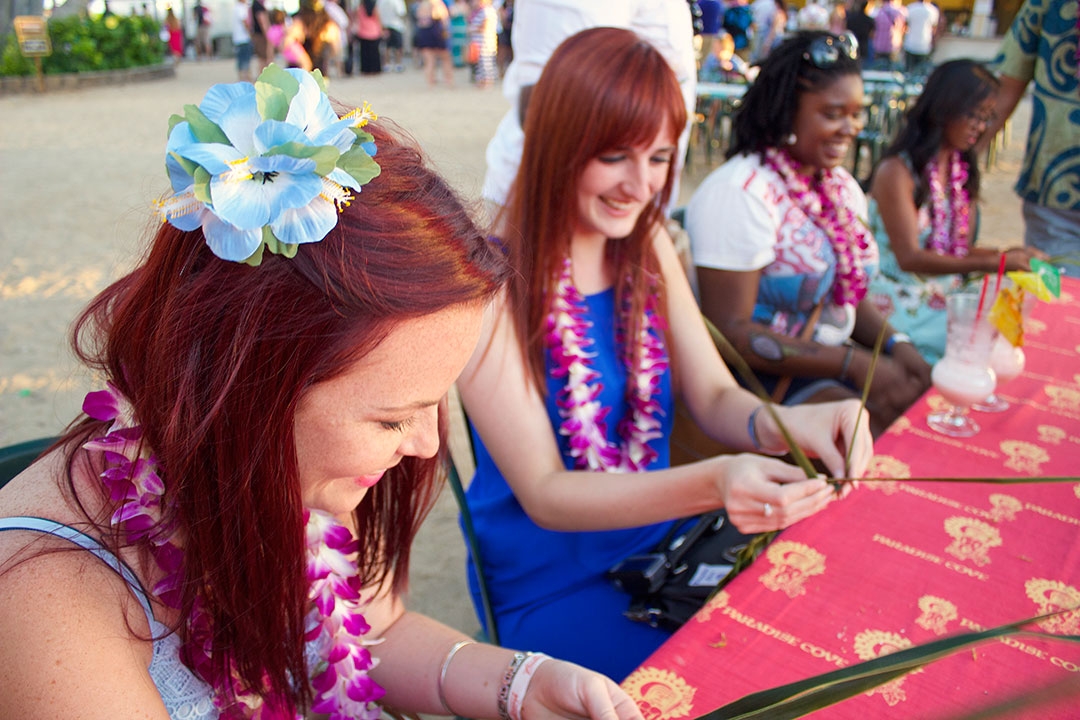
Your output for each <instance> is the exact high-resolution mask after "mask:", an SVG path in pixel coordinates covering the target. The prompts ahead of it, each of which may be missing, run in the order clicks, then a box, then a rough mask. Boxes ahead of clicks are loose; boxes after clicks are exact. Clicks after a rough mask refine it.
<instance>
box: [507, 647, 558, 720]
mask: <svg viewBox="0 0 1080 720" xmlns="http://www.w3.org/2000/svg"><path fill="white" fill-rule="evenodd" d="M550 659H551V658H550V657H549V656H547V655H545V654H544V653H526V654H525V662H523V663H521V665H520V667H518V669H517V672H516V673H515V674H514V679H513V680H512V681H511V682H510V694H509V697H508V699H507V708H506V713H507V715H509V716H510V720H522V712H521V708H522V705H524V703H525V693H526V692H528V690H529V683H530V682H532V676H533V674H534V673H535V672H536V669H537V668H539V667H540V666H541V665H543V664H544V661H545V660H550Z"/></svg>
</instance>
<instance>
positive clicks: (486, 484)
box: [466, 289, 674, 675]
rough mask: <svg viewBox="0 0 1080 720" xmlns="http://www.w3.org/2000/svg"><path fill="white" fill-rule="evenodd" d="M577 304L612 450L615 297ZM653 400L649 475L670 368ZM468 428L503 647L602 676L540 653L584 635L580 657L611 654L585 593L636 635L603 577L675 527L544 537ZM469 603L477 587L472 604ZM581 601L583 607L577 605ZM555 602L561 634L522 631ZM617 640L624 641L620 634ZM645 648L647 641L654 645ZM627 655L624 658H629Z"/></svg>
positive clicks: (619, 393) (621, 382)
mask: <svg viewBox="0 0 1080 720" xmlns="http://www.w3.org/2000/svg"><path fill="white" fill-rule="evenodd" d="M584 303H585V307H586V312H585V314H584V318H585V319H587V320H588V321H590V322H592V323H593V326H592V327H591V328H590V329H589V337H590V338H592V340H593V345H592V347H591V348H590V349H591V350H592V351H594V352H595V353H596V356H595V357H594V358H592V367H593V369H595V370H597V371H598V372H599V373H600V375H601V377H600V380H599V382H600V383H601V384H602V386H603V388H602V390H601V392H600V395H599V401H600V403H601V404H602V405H603V406H605V407H610V408H611V412H610V413H609V414H608V417H607V421H606V422H607V437H608V439H609V440H610V441H612V442H618V435H617V433H616V431H615V428H616V426H617V424H618V422H619V420H620V419H621V418H622V417H624V416H625V415H626V412H627V403H626V398H625V391H626V368H625V367H624V365H623V362H622V359H621V358H622V352H621V350H622V349H621V346H617V343H616V341H615V291H614V289H609V290H606V291H604V292H601V293H598V294H596V295H589V296H586V297H585V299H584ZM545 364H546V368H547V371H548V373H547V377H548V382H547V401H546V402H547V412H548V418H549V420H550V421H551V425H552V427H553V428H558V427H559V425H560V424H561V422H562V418H561V417H560V416H559V412H558V407H557V405H556V402H555V401H556V396H557V394H558V392H559V390H561V389H562V388H563V386H564V383H563V381H561V380H555V379H553V378H552V377H551V372H550V371H551V368H552V364H551V357H550V353H545ZM657 401H658V402H659V404H660V406H661V407H662V408H664V415H663V416H661V417H660V418H658V419H659V420H660V421H661V424H662V427H661V432H662V433H663V436H662V438H660V439H658V440H653V441H652V442H651V443H649V444H650V446H651V447H652V448H653V449H654V450H655V451H656V452H657V458H656V459H655V460H654V461H653V463H652V464H651V465H650V466H649V469H650V470H655V469H663V468H666V467H668V466H669V464H670V452H669V444H668V443H669V438H670V435H671V427H672V422H673V408H674V401H673V397H672V388H671V370H670V368H669V369H668V370H667V371H666V372H664V374H663V375H661V376H660V393H659V394H658V395H657ZM506 412H514V408H506ZM470 429H471V430H472V439H473V448H474V451H475V455H476V474H475V476H474V477H473V481H472V484H471V485H470V486H469V489H468V491H467V493H466V499H467V502H468V506H469V509H470V512H471V514H472V518H473V524H474V526H475V530H476V535H477V539H478V543H479V551H480V555H481V558H482V560H483V569H484V574H485V578H486V579H487V581H488V584H489V590H490V592H491V595H492V602H493V604H494V606H495V615H496V620H497V622H498V625H499V632H500V635H501V636H502V637H501V640H502V641H503V642H504V643H505V644H507V645H508V646H512V647H517V646H518V645H515V642H514V639H515V637H519V638H521V640H520V642H525V643H528V644H527V645H521V647H527V648H528V649H530V650H544V647H545V646H547V647H549V648H551V649H553V650H555V652H559V653H560V655H558V657H561V658H563V659H570V660H573V661H575V662H580V663H581V664H584V665H586V666H587V667H592V668H594V669H600V670H601V671H602V672H603V671H605V670H606V668H605V666H604V665H603V664H602V662H601V660H597V662H592V658H590V657H588V656H587V655H580V656H578V657H567V654H568V653H572V652H573V648H566V647H561V646H558V645H547V644H546V640H547V639H548V638H551V642H552V643H554V642H556V640H555V638H554V636H555V635H560V636H563V637H566V636H569V635H574V634H576V635H578V636H580V637H581V640H582V644H583V645H584V646H585V650H583V651H582V652H583V653H587V652H588V651H589V650H588V646H589V645H591V646H593V648H596V647H598V646H606V647H607V648H608V649H609V650H613V649H614V646H617V645H618V643H619V640H620V639H619V638H615V637H605V638H597V637H595V635H596V633H597V632H598V630H597V624H596V623H595V622H590V621H589V619H588V617H589V613H590V612H591V611H592V610H593V608H592V607H589V608H585V607H578V606H575V605H574V600H573V598H574V594H575V593H581V596H582V598H584V597H585V595H586V594H587V593H586V591H587V590H588V589H589V588H590V587H592V591H591V592H592V594H589V595H588V597H589V599H588V602H589V603H592V604H595V603H597V602H599V601H598V600H597V599H596V592H600V591H601V588H602V589H603V591H604V592H606V591H608V590H610V592H611V595H610V604H611V607H608V608H605V609H603V610H602V612H604V613H605V614H606V615H605V616H610V617H612V618H617V619H618V620H622V621H624V622H625V624H626V625H627V626H632V625H637V626H639V627H643V626H641V624H640V623H631V621H629V620H625V618H621V617H620V615H621V613H622V611H624V610H626V608H627V605H628V603H629V596H628V595H626V594H623V593H621V592H619V591H617V590H614V589H613V588H612V586H611V583H610V582H609V581H608V580H607V579H606V578H604V572H605V571H606V570H607V569H608V568H610V567H611V566H613V565H615V564H616V563H617V562H619V561H620V560H624V559H626V558H627V557H629V556H630V555H635V554H638V553H643V552H649V551H651V550H652V548H654V547H655V546H656V545H657V544H659V543H660V542H661V541H662V540H663V539H664V536H665V535H666V533H667V531H668V529H669V528H670V527H671V525H672V522H665V523H660V524H657V525H649V526H645V527H636V528H628V529H625V530H605V531H596V532H591V531H590V532H558V531H552V530H545V529H543V528H541V527H539V526H538V525H536V523H534V522H533V521H532V520H531V519H530V518H529V516H528V515H526V513H525V511H524V510H523V509H522V507H521V505H520V504H519V503H518V501H517V499H516V498H515V497H514V494H513V491H512V490H511V489H510V486H509V485H507V483H506V480H505V479H503V476H502V474H501V473H500V472H499V470H498V468H497V467H496V465H495V462H494V461H493V460H492V458H491V455H490V454H489V453H488V451H487V448H486V447H484V443H483V440H482V439H481V438H480V437H479V435H478V434H477V433H476V431H475V429H474V428H470ZM556 437H557V439H558V444H559V451H560V452H561V454H562V457H563V462H564V463H565V465H566V467H567V469H572V468H573V467H574V459H573V458H572V457H571V456H570V454H569V452H568V450H569V440H568V438H566V437H565V436H562V435H559V434H558V432H557V430H556ZM521 442H522V443H523V444H524V443H527V442H529V439H528V438H521ZM588 481H589V477H588V476H587V475H582V477H581V482H588ZM469 563H470V571H471V572H474V570H472V559H471V558H470V560H469ZM475 595H476V592H475V583H474V597H475ZM584 602H585V600H584V599H582V603H584ZM559 604H562V605H563V606H564V607H565V608H566V610H565V612H564V613H561V615H562V618H563V619H562V620H560V621H559V624H558V627H529V625H530V623H533V624H535V623H539V622H545V621H542V620H537V618H538V617H540V616H542V615H543V613H542V612H538V611H540V610H541V609H542V608H546V609H550V608H551V607H553V606H556V605H559ZM645 629H647V630H650V631H651V630H652V628H645ZM519 630H520V632H518V631H519ZM634 632H635V629H632V628H629V627H628V628H627V634H628V635H629V634H633V633H634ZM619 634H620V635H622V632H621V631H620V633H619ZM660 641H662V636H660V635H658V634H657V635H656V640H655V643H656V644H659V642H660ZM649 642H652V638H651V637H650V638H649ZM625 655H626V656H627V657H630V656H632V653H625ZM642 659H644V656H642V657H640V658H638V661H640V660H642ZM630 667H633V665H631V666H630ZM609 674H612V675H613V674H614V670H611V671H609Z"/></svg>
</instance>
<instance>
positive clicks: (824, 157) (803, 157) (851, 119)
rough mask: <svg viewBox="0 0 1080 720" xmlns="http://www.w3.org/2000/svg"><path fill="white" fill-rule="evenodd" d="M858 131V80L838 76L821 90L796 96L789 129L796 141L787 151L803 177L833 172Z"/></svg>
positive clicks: (860, 88)
mask: <svg viewBox="0 0 1080 720" xmlns="http://www.w3.org/2000/svg"><path fill="white" fill-rule="evenodd" d="M862 128H863V83H862V78H861V77H859V76H858V75H841V76H839V77H837V78H836V79H835V80H834V81H833V82H832V83H831V84H829V85H827V86H825V87H824V88H822V89H820V90H817V91H813V92H804V93H802V94H801V95H800V96H799V106H798V110H797V111H796V113H795V127H794V128H792V132H794V133H795V136H796V141H795V144H794V145H792V146H790V147H789V148H788V151H789V152H790V153H791V156H792V157H793V158H794V159H795V160H796V161H798V162H799V163H800V164H802V165H803V171H804V172H806V173H807V174H812V173H815V172H817V171H818V170H822V169H827V168H834V167H837V166H838V165H840V164H841V163H843V162H844V161H845V160H846V159H847V154H848V151H849V150H850V149H851V144H852V142H853V141H854V140H855V136H856V135H858V134H859V131H860V130H862Z"/></svg>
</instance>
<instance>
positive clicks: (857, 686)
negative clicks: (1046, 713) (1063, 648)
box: [698, 608, 1080, 720]
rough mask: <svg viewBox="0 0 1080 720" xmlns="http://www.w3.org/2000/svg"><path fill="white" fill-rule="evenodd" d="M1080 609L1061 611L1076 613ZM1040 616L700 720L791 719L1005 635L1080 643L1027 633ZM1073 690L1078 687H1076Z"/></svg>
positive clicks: (899, 654)
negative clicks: (1030, 625)
mask: <svg viewBox="0 0 1080 720" xmlns="http://www.w3.org/2000/svg"><path fill="white" fill-rule="evenodd" d="M1076 609H1077V608H1072V609H1069V610H1062V611H1060V612H1073V611H1075V610H1076ZM1060 612H1059V613H1052V614H1050V615H1042V616H1039V617H1035V618H1029V619H1026V620H1021V621H1019V622H1015V623H1009V624H1007V625H1000V626H998V627H995V628H990V629H988V630H981V631H978V632H970V633H962V634H959V635H954V636H951V637H947V638H942V639H940V640H934V641H931V642H928V643H925V644H923V645H916V646H915V647H909V648H904V649H903V650H898V651H896V652H894V653H890V654H888V655H883V656H881V657H877V658H874V659H872V660H867V661H865V662H861V663H858V664H856V665H851V666H849V667H846V668H841V669H839V670H832V671H830V672H827V673H822V674H821V675H815V676H814V677H810V678H807V679H805V680H798V681H796V682H793V683H788V684H787V685H781V686H780V687H776V688H772V689H771V690H762V691H761V692H756V693H753V694H751V695H747V696H745V697H743V698H741V699H739V700H736V701H735V702H733V703H729V704H727V705H724V706H723V707H721V708H718V709H717V710H713V711H712V712H710V713H707V714H705V715H702V716H700V717H699V718H698V720H752V719H755V718H768V719H769V720H788V719H789V718H800V717H803V716H805V715H807V714H809V713H811V712H815V711H817V710H821V709H822V708H825V707H828V706H830V705H834V704H836V703H838V702H840V701H842V700H846V699H848V698H850V697H854V696H855V695H858V694H860V693H864V692H868V691H869V690H872V689H874V688H876V687H878V686H879V685H882V684H884V683H887V682H889V681H891V680H895V679H897V678H900V677H903V676H904V675H906V674H907V673H910V672H912V671H914V670H918V669H920V668H922V667H924V666H926V665H928V664H930V663H932V662H934V661H936V660H940V659H941V658H944V657H948V656H949V655H952V654H953V653H956V652H957V651H959V650H963V649H965V648H969V647H973V646H975V645H978V644H981V643H984V642H987V641H989V640H994V639H997V638H1002V637H1005V636H1007V635H1027V636H1031V637H1040V638H1044V639H1052V640H1060V641H1063V642H1080V635H1054V634H1050V633H1044V632H1036V631H1030V630H1024V629H1023V626H1025V625H1029V624H1031V623H1034V622H1038V621H1040V620H1044V619H1046V618H1048V617H1052V616H1053V615H1057V614H1060ZM1074 690H1075V688H1074Z"/></svg>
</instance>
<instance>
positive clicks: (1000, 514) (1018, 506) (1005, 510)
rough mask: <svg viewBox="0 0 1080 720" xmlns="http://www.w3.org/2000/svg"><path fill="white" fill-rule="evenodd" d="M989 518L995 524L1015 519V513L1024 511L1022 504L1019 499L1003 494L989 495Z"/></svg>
mask: <svg viewBox="0 0 1080 720" xmlns="http://www.w3.org/2000/svg"><path fill="white" fill-rule="evenodd" d="M990 507H991V508H992V509H991V510H990V517H991V518H993V519H994V520H995V521H996V522H1004V521H1009V520H1015V519H1016V513H1018V512H1020V511H1021V510H1023V509H1024V503H1022V502H1020V499H1019V498H1015V497H1013V496H1012V495H1005V494H1004V493H991V494H990Z"/></svg>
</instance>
